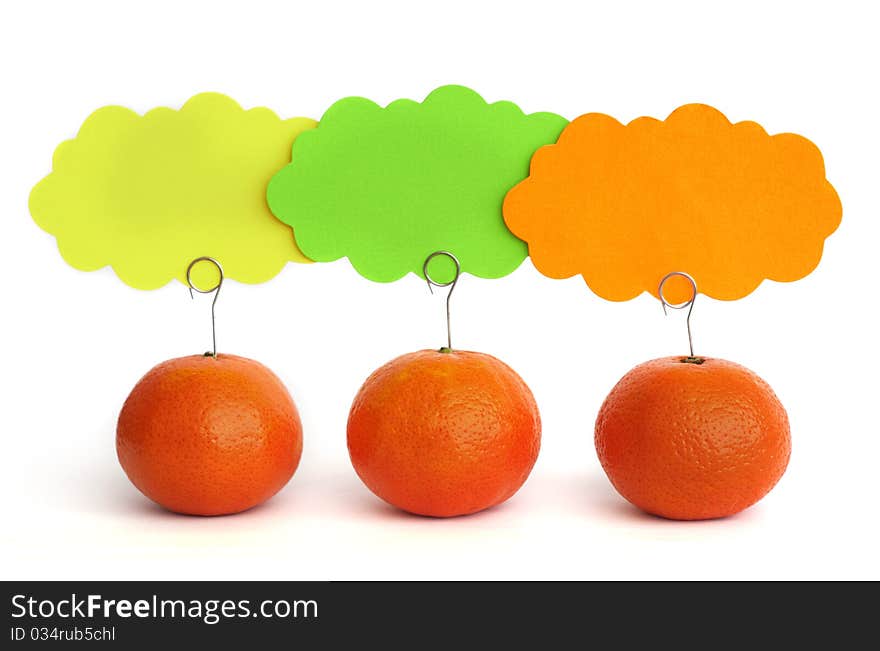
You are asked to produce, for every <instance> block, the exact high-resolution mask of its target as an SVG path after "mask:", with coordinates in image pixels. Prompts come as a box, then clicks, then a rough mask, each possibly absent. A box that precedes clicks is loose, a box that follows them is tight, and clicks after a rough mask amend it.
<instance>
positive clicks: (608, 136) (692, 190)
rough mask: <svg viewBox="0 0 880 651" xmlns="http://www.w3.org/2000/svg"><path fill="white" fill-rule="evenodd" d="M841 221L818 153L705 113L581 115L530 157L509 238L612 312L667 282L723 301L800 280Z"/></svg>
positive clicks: (674, 295) (697, 109)
mask: <svg viewBox="0 0 880 651" xmlns="http://www.w3.org/2000/svg"><path fill="white" fill-rule="evenodd" d="M840 219H841V205H840V200H839V198H838V196H837V193H836V192H835V191H834V188H833V187H832V186H831V184H830V183H829V182H828V181H827V180H826V179H825V166H824V163H823V160H822V154H821V153H820V152H819V150H818V149H817V148H816V146H815V145H813V144H812V143H811V142H810V141H809V140H807V139H805V138H803V137H801V136H798V135H795V134H790V133H783V134H778V135H774V136H770V135H768V134H767V132H766V131H764V129H762V128H761V126H760V125H758V124H756V123H754V122H739V123H737V124H731V123H730V122H729V121H728V120H727V118H725V117H724V115H722V114H721V113H720V112H719V111H717V110H715V109H713V108H712V107H710V106H705V105H703V104H688V105H685V106H682V107H681V108H679V109H677V110H676V111H674V112H673V113H672V114H671V115H670V116H669V117H668V118H667V119H666V120H665V121H660V120H656V119H653V118H647V117H643V118H638V119H637V120H634V121H632V122H630V123H629V124H628V125H623V124H621V123H620V122H618V121H617V120H615V119H614V118H611V117H609V116H607V115H602V114H598V113H591V114H587V115H583V116H581V117H579V118H578V119H576V120H575V121H573V122H571V123H570V124H569V125H568V126H567V127H566V128H565V130H564V131H563V132H562V135H561V136H560V138H559V141H558V142H557V143H556V144H555V145H548V146H545V147H542V148H541V149H539V150H538V151H537V152H536V153H535V155H534V156H533V157H532V161H531V172H530V176H529V177H528V178H527V179H526V180H524V181H522V182H521V183H519V184H518V185H516V186H515V187H514V188H513V189H512V190H511V191H510V192H509V193H508V194H507V197H506V198H505V201H504V220H505V222H506V223H507V226H508V227H509V228H510V230H511V231H513V233H514V234H515V235H516V236H517V237H519V238H521V239H523V240H525V241H526V242H527V243H528V245H529V255H530V256H531V258H532V261H533V263H534V265H535V266H536V267H537V268H538V270H539V271H541V273H543V274H544V275H546V276H550V277H552V278H568V277H570V276H573V275H575V274H580V275H582V276H583V278H584V280H585V281H586V282H587V284H588V285H589V286H590V288H591V289H592V290H593V291H594V292H595V293H596V294H598V295H599V296H602V297H603V298H606V299H609V300H613V301H624V300H629V299H631V298H634V297H635V296H638V295H639V294H640V293H642V292H643V291H648V292H651V293H652V294H654V295H655V296H656V295H657V285H658V283H659V282H660V279H661V278H662V277H663V276H664V275H665V274H666V273H667V272H670V271H685V272H687V273H689V274H690V275H691V276H693V277H694V278H695V279H696V281H697V284H698V286H699V289H700V292H701V293H703V294H706V295H708V296H711V297H713V298H718V299H725V300H734V299H738V298H742V297H743V296H746V295H747V294H749V293H750V292H751V291H752V290H754V289H755V288H756V287H757V286H758V285H759V284H760V283H761V281H762V280H764V279H765V278H769V279H771V280H777V281H792V280H798V279H799V278H803V277H804V276H806V275H807V274H808V273H810V272H811V271H812V270H813V269H815V267H816V265H817V264H818V263H819V259H820V258H821V256H822V248H823V245H824V241H825V238H826V237H828V236H829V235H830V234H831V233H833V232H834V230H835V229H836V228H837V226H838V225H839V224H840ZM688 290H689V288H688V287H686V286H685V284H675V285H674V286H673V284H672V283H670V285H669V287H668V288H664V294H665V295H666V296H667V298H668V299H669V300H671V301H684V300H687V299H688V298H689V291H688Z"/></svg>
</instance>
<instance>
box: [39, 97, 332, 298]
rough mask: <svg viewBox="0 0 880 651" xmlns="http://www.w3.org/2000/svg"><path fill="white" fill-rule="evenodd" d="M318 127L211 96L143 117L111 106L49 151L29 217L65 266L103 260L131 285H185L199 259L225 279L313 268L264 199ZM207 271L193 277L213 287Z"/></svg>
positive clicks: (249, 279)
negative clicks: (300, 265)
mask: <svg viewBox="0 0 880 651" xmlns="http://www.w3.org/2000/svg"><path fill="white" fill-rule="evenodd" d="M316 125H317V123H316V122H315V121H314V120H311V119H308V118H292V119H288V120H282V119H280V118H279V117H278V116H277V115H276V114H275V113H273V112H272V111H270V110H269V109H267V108H254V109H250V110H247V111H246V110H244V109H242V108H241V106H239V105H238V104H237V103H236V102H235V101H234V100H232V99H231V98H229V97H226V96H225V95H220V94H217V93H203V94H200V95H196V96H195V97H193V98H192V99H190V100H189V101H188V102H187V103H186V104H185V105H184V106H183V107H182V108H181V109H180V110H179V111H175V110H173V109H170V108H156V109H153V110H151V111H149V112H148V113H146V114H145V115H143V116H140V115H138V114H137V113H135V112H133V111H131V110H129V109H126V108H123V107H120V106H107V107H104V108H101V109H98V110H97V111H95V112H94V113H93V114H92V115H90V116H89V117H88V119H87V120H86V121H85V122H84V123H83V125H82V127H81V128H80V131H79V133H78V134H77V136H76V138H74V139H72V140H68V141H66V142H63V143H62V144H61V145H59V146H58V148H57V149H56V150H55V155H54V157H53V159H52V173H51V174H49V175H48V176H47V177H45V178H44V179H43V180H42V181H40V183H38V184H37V185H36V186H35V187H34V189H33V190H32V192H31V196H30V211H31V215H32V216H33V219H34V221H35V222H36V223H37V224H38V225H39V226H40V227H41V228H42V229H43V230H45V231H47V232H49V233H51V234H52V235H54V236H55V237H56V239H57V241H58V248H59V251H60V252H61V255H62V256H63V257H64V259H65V260H66V261H67V262H68V263H69V264H70V265H71V266H73V267H76V268H77V269H81V270H84V271H93V270H95V269H100V268H102V267H105V266H107V265H110V266H112V268H113V270H114V271H115V272H116V275H117V276H119V278H120V279H121V280H122V281H123V282H125V283H126V284H128V285H130V286H132V287H136V288H138V289H155V288H157V287H161V286H163V285H165V284H167V283H168V282H169V281H170V280H172V279H173V278H177V279H178V280H180V281H181V282H185V274H186V268H187V265H188V264H189V262H190V261H191V260H193V259H194V258H197V257H199V256H205V255H208V256H212V257H214V258H216V259H217V260H219V261H220V262H221V263H222V264H223V268H224V272H225V274H226V277H227V278H233V279H235V280H238V281H241V282H245V283H260V282H264V281H266V280H269V279H270V278H272V277H274V276H275V275H276V274H277V273H278V272H280V271H281V269H282V268H283V267H284V265H285V264H286V263H287V262H289V261H293V262H308V261H309V260H308V259H307V258H306V257H305V256H303V254H302V253H301V252H300V250H299V249H298V248H297V246H296V242H295V240H294V237H293V233H292V231H291V229H290V227H289V226H287V225H285V224H283V223H281V222H279V221H278V220H277V219H275V218H274V217H273V216H272V213H271V212H269V209H268V206H267V205H266V198H265V197H266V185H267V183H268V182H269V179H270V178H271V177H272V174H273V173H274V172H275V171H276V170H277V169H278V168H279V167H282V166H283V165H285V164H287V163H289V162H290V154H291V148H292V146H293V142H294V140H295V139H296V137H297V136H298V135H299V134H300V133H302V132H303V131H305V130H307V129H312V128H314V127H315V126H316ZM208 266H209V265H203V266H199V267H197V268H196V269H195V270H194V273H193V280H194V281H195V282H196V283H197V284H199V283H200V282H210V269H204V267H208ZM202 274H208V277H207V278H208V279H207V280H205V279H201V278H200V276H201V275H202Z"/></svg>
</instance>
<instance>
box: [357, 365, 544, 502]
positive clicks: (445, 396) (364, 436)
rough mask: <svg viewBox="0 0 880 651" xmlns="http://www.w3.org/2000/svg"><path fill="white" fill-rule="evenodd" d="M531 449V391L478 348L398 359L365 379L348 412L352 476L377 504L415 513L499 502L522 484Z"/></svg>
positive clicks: (534, 437) (536, 438)
mask: <svg viewBox="0 0 880 651" xmlns="http://www.w3.org/2000/svg"><path fill="white" fill-rule="evenodd" d="M540 445H541V419H540V416H539V414H538V407H537V405H536V404H535V399H534V398H533V397H532V392H531V391H530V390H529V388H528V386H526V384H525V382H523V380H522V378H520V377H519V375H517V374H516V373H515V372H514V371H513V370H512V369H511V368H510V367H509V366H507V365H506V364H505V363H504V362H502V361H500V360H498V359H496V358H494V357H492V356H491V355H486V354H483V353H474V352H468V351H458V350H453V351H450V350H448V349H443V350H441V351H436V350H422V351H419V352H415V353H409V354H407V355H403V356H401V357H398V358H396V359H394V360H392V361H390V362H388V363H387V364H385V365H384V366H383V367H381V368H380V369H378V370H377V371H376V372H374V373H373V374H372V375H371V376H370V377H369V378H368V379H367V381H366V382H365V383H364V385H363V386H362V387H361V389H360V391H359V392H358V394H357V396H356V397H355V399H354V404H353V405H352V407H351V412H350V414H349V418H348V450H349V454H350V455H351V461H352V464H353V465H354V468H355V471H356V472H357V474H358V476H359V477H360V478H361V480H363V482H364V483H365V484H366V485H367V487H368V488H369V489H370V490H372V491H373V492H374V493H375V494H376V495H378V496H379V497H381V498H382V499H384V500H385V501H386V502H389V503H390V504H393V505H394V506H397V507H398V508H401V509H403V510H405V511H409V512H411V513H416V514H419V515H428V516H435V517H449V516H455V515H465V514H468V513H475V512H476V511H481V510H483V509H487V508H489V507H491V506H495V505H496V504H500V503H501V502H503V501H505V500H506V499H508V498H509V497H510V496H512V495H513V494H514V493H515V492H516V491H517V490H519V488H520V486H522V484H523V483H524V482H525V480H526V478H527V477H528V476H529V472H530V471H531V469H532V466H534V464H535V460H536V459H537V457H538V450H539V448H540Z"/></svg>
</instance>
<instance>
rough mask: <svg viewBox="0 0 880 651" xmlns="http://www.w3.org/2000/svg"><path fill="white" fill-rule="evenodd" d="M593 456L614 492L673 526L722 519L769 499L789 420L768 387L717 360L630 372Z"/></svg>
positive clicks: (616, 391) (787, 448)
mask: <svg viewBox="0 0 880 651" xmlns="http://www.w3.org/2000/svg"><path fill="white" fill-rule="evenodd" d="M595 435H596V451H597V453H598V455H599V461H600V462H601V463H602V467H603V468H604V469H605V473H606V474H607V475H608V478H609V479H610V480H611V483H612V484H613V485H614V487H615V488H616V489H617V491H618V492H619V493H620V494H621V495H623V497H625V498H626V499H627V500H629V501H630V502H632V503H633V504H634V505H635V506H637V507H639V508H640V509H642V510H644V511H647V512H648V513H653V514H655V515H659V516H662V517H665V518H671V519H675V520H703V519H709V518H721V517H725V516H728V515H733V514H734V513H738V512H740V511H742V510H743V509H745V508H748V507H749V506H751V505H752V504H754V503H755V502H757V501H758V500H760V499H761V498H762V497H763V496H764V495H766V494H767V493H768V492H769V491H770V489H771V488H773V486H775V485H776V482H777V481H779V478H780V477H782V474H783V473H784V472H785V468H786V466H787V465H788V458H789V454H790V452H791V438H790V434H789V426H788V416H787V415H786V413H785V409H784V408H783V407H782V405H781V404H780V402H779V399H778V398H777V397H776V395H775V394H774V393H773V390H772V389H771V388H770V386H769V385H768V384H767V383H766V382H764V381H763V380H762V379H761V378H759V377H758V376H757V375H755V374H754V373H753V372H752V371H750V370H748V369H747V368H745V367H743V366H740V365H739V364H734V363H733V362H728V361H726V360H723V359H712V358H708V357H706V358H703V357H665V358H662V359H655V360H653V361H650V362H646V363H644V364H640V365H639V366H636V367H635V368H634V369H633V370H631V371H630V372H629V373H627V374H626V375H625V376H624V377H623V378H622V379H621V380H620V381H619V382H618V383H617V385H616V386H615V387H614V388H613V389H612V390H611V393H610V394H609V395H608V397H607V398H606V399H605V402H604V404H603V405H602V408H601V409H600V411H599V417H598V419H597V420H596V432H595Z"/></svg>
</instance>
